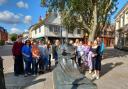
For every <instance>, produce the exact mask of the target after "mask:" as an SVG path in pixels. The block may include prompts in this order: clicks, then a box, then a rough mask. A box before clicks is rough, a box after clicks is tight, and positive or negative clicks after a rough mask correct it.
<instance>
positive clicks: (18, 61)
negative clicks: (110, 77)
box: [12, 37, 51, 77]
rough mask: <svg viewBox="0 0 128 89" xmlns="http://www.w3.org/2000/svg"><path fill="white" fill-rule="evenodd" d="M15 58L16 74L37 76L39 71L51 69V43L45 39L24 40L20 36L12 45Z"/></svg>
mask: <svg viewBox="0 0 128 89" xmlns="http://www.w3.org/2000/svg"><path fill="white" fill-rule="evenodd" d="M12 53H13V57H14V58H13V59H14V74H15V76H18V75H20V74H24V76H25V77H27V76H28V75H34V76H36V75H37V74H38V72H44V71H47V70H51V43H50V41H49V40H48V41H47V42H43V41H41V40H40V41H36V40H35V41H30V40H26V41H25V43H23V42H22V38H21V37H20V38H18V39H17V41H16V42H15V43H14V45H13V47H12Z"/></svg>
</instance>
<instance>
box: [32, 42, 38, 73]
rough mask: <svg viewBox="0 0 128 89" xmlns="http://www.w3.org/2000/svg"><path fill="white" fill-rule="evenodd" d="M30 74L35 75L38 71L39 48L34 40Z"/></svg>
mask: <svg viewBox="0 0 128 89" xmlns="http://www.w3.org/2000/svg"><path fill="white" fill-rule="evenodd" d="M32 58H33V59H32V74H33V75H34V76H35V75H37V71H38V63H39V62H38V61H39V60H40V50H39V48H38V45H37V43H36V42H33V45H32Z"/></svg>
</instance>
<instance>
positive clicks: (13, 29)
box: [10, 28, 23, 34]
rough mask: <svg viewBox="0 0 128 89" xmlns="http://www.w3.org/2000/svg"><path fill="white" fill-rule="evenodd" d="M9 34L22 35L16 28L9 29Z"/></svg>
mask: <svg viewBox="0 0 128 89" xmlns="http://www.w3.org/2000/svg"><path fill="white" fill-rule="evenodd" d="M10 33H17V34H21V33H23V30H21V29H18V28H11V31H10Z"/></svg>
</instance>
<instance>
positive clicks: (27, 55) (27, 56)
mask: <svg viewBox="0 0 128 89" xmlns="http://www.w3.org/2000/svg"><path fill="white" fill-rule="evenodd" d="M31 48H32V47H31V42H30V40H26V42H25V45H24V46H23V47H22V55H23V59H24V62H25V77H27V76H28V75H30V74H31V63H32V52H31Z"/></svg>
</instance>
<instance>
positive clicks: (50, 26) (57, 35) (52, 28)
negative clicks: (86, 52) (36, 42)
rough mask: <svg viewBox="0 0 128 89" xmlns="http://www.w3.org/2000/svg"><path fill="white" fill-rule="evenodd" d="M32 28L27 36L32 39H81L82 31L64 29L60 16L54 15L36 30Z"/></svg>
mask: <svg viewBox="0 0 128 89" xmlns="http://www.w3.org/2000/svg"><path fill="white" fill-rule="evenodd" d="M34 26H35V25H33V26H32V27H31V28H30V29H29V36H30V38H32V39H38V38H43V37H48V38H49V39H61V38H62V39H65V38H66V37H68V38H70V39H75V38H82V37H83V31H82V30H80V29H75V30H74V31H68V30H67V29H65V28H64V27H63V26H62V24H61V19H60V16H59V15H58V14H55V13H54V14H52V15H50V16H49V17H48V18H47V19H46V20H45V24H44V25H42V26H39V27H38V28H37V29H33V28H34ZM67 31H68V33H67Z"/></svg>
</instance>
